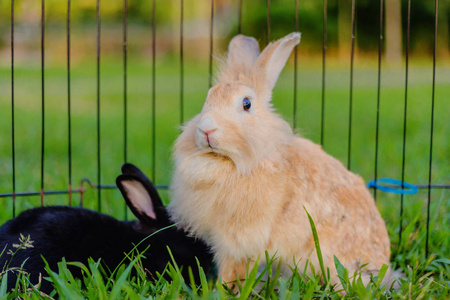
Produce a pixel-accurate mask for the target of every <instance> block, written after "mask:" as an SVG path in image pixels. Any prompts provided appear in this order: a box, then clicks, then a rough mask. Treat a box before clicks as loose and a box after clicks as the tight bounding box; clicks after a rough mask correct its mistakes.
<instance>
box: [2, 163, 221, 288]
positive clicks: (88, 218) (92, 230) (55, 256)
mask: <svg viewBox="0 0 450 300" xmlns="http://www.w3.org/2000/svg"><path fill="white" fill-rule="evenodd" d="M133 168H134V169H133ZM122 172H123V174H122V175H120V176H119V177H118V179H117V185H118V187H119V189H120V190H121V192H122V194H123V195H124V198H125V200H126V201H127V204H128V206H129V207H130V208H131V210H132V211H133V213H135V215H136V216H137V217H138V219H139V220H138V221H131V222H126V221H125V222H122V221H118V220H116V219H114V218H113V217H111V216H108V215H105V214H101V213H98V212H95V211H92V210H88V209H84V208H76V207H67V206H49V207H38V208H34V209H30V210H27V211H24V212H23V213H21V214H20V215H19V216H17V217H16V218H15V219H12V220H10V221H8V222H6V223H5V224H4V225H3V226H1V227H0V253H1V251H2V250H3V249H4V248H5V247H6V251H5V252H4V253H3V255H2V256H1V257H0V271H1V269H2V268H3V266H4V265H5V264H7V263H8V261H9V260H10V259H11V255H8V254H7V251H8V250H9V249H12V250H13V251H15V248H13V247H12V245H13V244H19V238H20V234H22V235H24V236H25V237H26V236H28V235H30V238H31V240H32V241H33V246H34V247H33V248H27V249H22V250H19V251H17V253H16V254H15V256H14V258H13V259H12V261H11V264H10V265H9V268H20V266H21V265H22V263H23V262H24V261H25V260H26V259H27V261H26V262H25V264H24V270H25V271H26V272H28V273H30V279H31V283H33V284H36V283H38V280H39V273H42V276H47V273H46V272H45V271H44V262H43V260H42V258H41V255H42V256H43V257H44V258H45V259H46V260H47V262H48V263H49V266H50V268H51V269H52V270H53V271H56V270H57V263H58V262H60V261H61V260H62V258H63V257H65V259H66V261H68V262H69V261H78V262H82V263H84V264H86V263H87V260H88V258H89V257H92V258H93V259H94V260H96V261H97V260H98V259H101V261H102V263H103V265H104V266H105V268H106V269H109V270H110V271H113V270H114V269H115V268H116V266H117V265H119V263H120V262H121V261H122V260H123V258H124V257H125V253H129V252H130V251H131V250H132V249H133V247H134V245H137V244H138V243H139V242H140V241H141V240H143V239H144V238H146V237H147V236H148V235H149V234H151V233H154V232H155V231H156V230H158V229H161V228H164V227H166V226H169V225H171V224H172V223H171V221H170V220H169V218H168V215H167V212H166V210H165V208H164V206H163V205H162V203H161V200H160V198H159V196H158V193H157V192H156V189H155V187H154V186H153V184H152V183H151V182H150V180H148V178H146V177H145V175H144V174H143V173H142V172H141V171H140V170H139V169H137V168H136V167H134V166H132V165H130V164H126V165H124V166H123V167H122ZM124 181H131V182H134V183H135V184H136V183H138V184H141V185H142V186H143V187H145V190H146V191H147V193H148V195H149V196H150V199H151V202H152V204H153V209H154V211H155V214H156V219H154V218H152V217H149V216H148V215H145V214H143V213H142V212H140V211H139V209H138V208H136V206H135V201H134V200H135V199H131V198H132V197H130V196H129V194H128V193H127V191H126V190H125V189H124V187H123V186H122V183H123V182H124ZM133 197H134V196H133ZM148 246H150V248H149V249H148V250H147V251H146V252H145V254H144V256H145V257H146V258H145V259H143V266H144V268H145V269H146V270H148V272H150V273H151V275H154V274H155V272H159V273H162V271H163V270H164V268H165V267H166V265H167V263H168V262H170V261H171V259H170V256H169V253H168V251H167V246H168V247H169V248H170V250H171V252H172V254H173V256H174V258H175V261H176V262H177V264H178V265H179V266H182V270H183V271H182V274H183V277H184V278H185V280H186V281H187V282H189V275H188V267H189V266H190V267H192V269H193V274H194V276H195V279H196V281H197V282H198V269H197V263H196V260H195V257H197V258H198V260H199V261H200V264H201V266H202V267H203V268H204V269H205V272H210V271H211V269H212V265H213V263H212V259H213V258H212V254H211V253H210V251H209V249H208V248H207V246H206V245H205V244H204V243H203V242H201V241H199V240H196V239H194V238H192V237H189V236H187V235H186V233H185V232H183V231H180V230H178V229H176V228H175V227H173V226H172V227H171V228H168V229H165V230H162V231H160V232H158V233H156V234H154V235H153V236H151V237H150V238H148V239H147V240H146V241H145V242H143V243H142V244H141V245H140V246H139V247H138V250H139V251H140V252H142V251H144V250H145V249H146V248H147V247H148ZM126 261H128V260H126ZM69 270H70V271H71V272H72V274H74V276H78V277H79V276H81V272H80V269H79V268H78V267H73V266H69ZM15 274H16V273H15V272H12V271H10V272H8V289H12V288H13V287H14V285H15V282H16V275H15ZM52 289H53V287H52V285H51V283H50V282H48V281H46V280H42V286H41V290H42V291H43V292H46V293H49V292H50V291H52Z"/></svg>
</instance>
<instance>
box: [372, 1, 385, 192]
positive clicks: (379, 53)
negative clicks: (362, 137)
mask: <svg viewBox="0 0 450 300" xmlns="http://www.w3.org/2000/svg"><path fill="white" fill-rule="evenodd" d="M383 1H384V0H380V31H379V37H378V84H377V117H376V128H375V170H374V172H375V174H374V178H375V180H377V178H378V145H379V133H380V94H381V51H382V49H383V21H384V20H383V17H384V16H383V10H384V8H383V6H384V2H383ZM373 197H374V199H375V201H376V200H377V189H373Z"/></svg>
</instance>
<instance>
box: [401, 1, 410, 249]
mask: <svg viewBox="0 0 450 300" xmlns="http://www.w3.org/2000/svg"><path fill="white" fill-rule="evenodd" d="M410 27H411V0H408V23H407V30H406V57H405V63H406V69H405V102H404V111H403V151H402V189H403V188H404V184H403V182H404V181H405V164H406V125H407V118H406V117H407V112H408V68H409V42H410V29H411V28H410ZM403 198H404V195H403V194H402V195H401V196H400V231H399V241H398V243H399V245H400V244H401V241H402V231H403Z"/></svg>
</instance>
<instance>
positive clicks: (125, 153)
mask: <svg viewBox="0 0 450 300" xmlns="http://www.w3.org/2000/svg"><path fill="white" fill-rule="evenodd" d="M127 17H128V1H127V0H124V1H123V161H124V162H127V161H128V136H127V135H128V103H127V94H128V91H127V46H128V30H127V27H128V20H127ZM125 211H126V210H125Z"/></svg>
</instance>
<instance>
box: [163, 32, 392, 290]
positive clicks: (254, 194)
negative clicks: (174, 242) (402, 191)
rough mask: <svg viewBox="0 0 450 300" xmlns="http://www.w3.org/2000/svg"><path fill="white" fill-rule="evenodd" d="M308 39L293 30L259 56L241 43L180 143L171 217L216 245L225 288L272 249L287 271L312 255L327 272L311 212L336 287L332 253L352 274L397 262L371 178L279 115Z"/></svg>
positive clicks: (252, 45)
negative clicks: (276, 89)
mask: <svg viewBox="0 0 450 300" xmlns="http://www.w3.org/2000/svg"><path fill="white" fill-rule="evenodd" d="M299 41H300V34H299V33H291V34H290V35H288V36H286V37H284V38H282V39H280V40H278V41H275V42H273V43H271V44H270V45H268V46H267V47H266V48H265V50H264V51H263V52H262V53H261V54H259V46H258V43H257V42H256V40H255V39H253V38H249V37H244V36H242V35H239V36H237V37H235V38H234V39H233V40H232V41H231V42H230V46H229V52H228V60H227V63H226V66H225V68H224V69H223V70H222V72H221V74H220V75H219V82H218V83H217V84H216V85H215V86H213V87H212V88H211V89H210V91H209V93H208V97H207V99H206V103H205V105H204V107H203V109H202V111H201V113H200V114H198V115H197V116H196V117H194V118H193V119H192V120H191V121H189V122H188V123H187V124H186V126H185V127H184V128H183V132H182V133H181V135H180V136H179V138H178V139H177V141H176V143H175V147H174V159H175V172H174V176H173V181H172V185H171V194H172V195H171V196H172V202H171V203H170V205H169V207H168V209H169V212H170V214H171V216H172V218H173V220H174V221H175V222H180V224H181V226H182V227H184V228H185V229H187V230H189V231H190V232H191V233H192V234H193V235H195V236H198V237H199V238H201V239H203V240H205V241H206V242H207V243H209V244H210V245H211V246H212V248H213V251H214V253H215V257H216V260H217V262H218V264H219V276H221V278H222V280H224V281H225V282H229V281H233V280H235V279H236V278H238V277H239V278H241V279H242V278H244V277H245V272H246V268H247V265H248V263H250V264H252V262H254V261H255V260H256V258H257V257H258V256H261V257H264V252H265V251H268V252H269V253H270V254H271V255H273V254H276V256H277V257H279V259H280V260H281V261H282V262H283V263H284V264H285V266H289V265H290V266H293V265H294V264H298V266H299V267H300V269H302V268H303V266H304V264H305V262H306V261H307V260H308V259H309V260H310V261H311V262H312V263H313V265H314V267H315V269H316V270H319V264H318V261H317V258H316V255H315V252H313V250H314V241H313V237H312V232H311V227H310V224H309V221H308V218H307V215H306V213H305V210H304V208H306V210H307V211H308V212H309V213H310V215H311V216H312V218H313V219H314V222H315V225H316V228H317V232H318V235H319V239H320V246H321V249H322V253H323V258H324V263H325V266H326V267H329V268H330V271H331V273H332V275H334V276H333V277H334V280H335V281H336V279H337V278H336V276H335V275H336V274H335V267H334V261H333V255H336V256H337V257H338V258H339V260H340V261H341V263H342V264H343V265H344V266H345V267H347V268H348V269H349V271H350V274H352V273H353V272H354V271H356V270H357V269H358V268H359V267H360V266H361V265H363V264H368V265H367V268H368V270H369V271H375V272H376V271H377V270H379V269H380V267H381V266H382V265H383V264H389V255H390V253H389V252H390V245H389V238H388V235H387V231H386V228H385V225H384V222H383V220H382V218H381V217H380V214H379V212H378V210H377V207H376V205H375V203H374V200H373V198H372V197H371V195H370V193H369V191H368V190H367V188H366V187H365V184H364V182H363V180H362V179H361V178H360V177H359V176H357V175H355V174H353V173H351V172H350V171H348V170H347V169H346V168H345V167H344V166H343V165H342V164H341V163H340V162H339V161H338V160H336V159H335V158H333V157H331V156H329V155H328V154H326V153H325V152H324V151H323V150H322V148H321V147H320V146H318V145H316V144H314V143H312V142H311V141H309V140H307V139H304V138H301V137H299V136H297V135H295V134H293V132H292V130H291V128H290V126H289V125H288V124H287V122H285V121H284V120H283V119H282V118H281V117H280V116H279V115H277V114H275V113H274V112H273V110H272V109H271V104H270V100H271V93H272V88H273V86H274V85H275V83H276V80H277V78H278V76H279V74H280V72H281V70H282V69H283V67H284V65H285V63H286V61H287V59H288V57H289V55H290V53H291V52H292V49H293V48H294V47H295V46H296V45H297V44H298V43H299ZM244 98H248V99H249V100H250V101H251V108H250V109H249V110H245V109H244V108H243V103H242V101H243V99H244ZM285 269H289V268H287V267H286V268H285ZM368 276H369V275H367V278H368ZM367 278H366V279H367Z"/></svg>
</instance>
